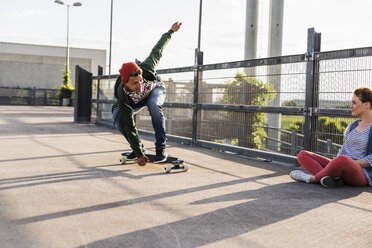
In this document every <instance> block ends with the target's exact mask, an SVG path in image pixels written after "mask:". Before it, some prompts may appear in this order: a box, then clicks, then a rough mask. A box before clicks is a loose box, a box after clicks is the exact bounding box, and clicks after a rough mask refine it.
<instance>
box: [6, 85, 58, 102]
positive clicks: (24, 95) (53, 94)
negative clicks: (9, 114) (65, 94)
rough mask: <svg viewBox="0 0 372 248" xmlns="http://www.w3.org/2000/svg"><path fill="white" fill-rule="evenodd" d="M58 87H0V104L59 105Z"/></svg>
mask: <svg viewBox="0 0 372 248" xmlns="http://www.w3.org/2000/svg"><path fill="white" fill-rule="evenodd" d="M58 91H59V90H58V89H38V88H12V87H0V104H4V105H59V99H58V97H57V92H58Z"/></svg>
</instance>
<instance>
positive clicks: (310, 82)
mask: <svg viewBox="0 0 372 248" xmlns="http://www.w3.org/2000/svg"><path fill="white" fill-rule="evenodd" d="M320 43H321V33H317V32H315V30H314V28H309V29H308V30H307V52H306V54H305V59H306V61H307V62H306V99H305V107H304V116H305V124H304V148H305V150H308V151H314V150H315V148H316V137H315V135H314V132H315V130H316V122H317V117H316V115H315V114H314V113H315V110H316V108H317V107H318V95H317V93H318V88H319V73H318V72H319V63H318V62H317V61H316V59H315V53H317V52H320Z"/></svg>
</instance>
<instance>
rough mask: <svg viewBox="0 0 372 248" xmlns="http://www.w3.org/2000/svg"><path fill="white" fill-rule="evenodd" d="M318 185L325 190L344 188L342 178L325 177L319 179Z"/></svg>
mask: <svg viewBox="0 0 372 248" xmlns="http://www.w3.org/2000/svg"><path fill="white" fill-rule="evenodd" d="M320 184H321V185H323V186H324V187H326V188H337V187H342V186H344V180H343V179H342V178H335V177H331V176H325V177H322V179H320Z"/></svg>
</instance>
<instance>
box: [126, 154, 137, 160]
mask: <svg viewBox="0 0 372 248" xmlns="http://www.w3.org/2000/svg"><path fill="white" fill-rule="evenodd" d="M136 158H137V156H136V154H135V153H134V152H132V153H131V154H129V155H128V156H127V160H134V159H136Z"/></svg>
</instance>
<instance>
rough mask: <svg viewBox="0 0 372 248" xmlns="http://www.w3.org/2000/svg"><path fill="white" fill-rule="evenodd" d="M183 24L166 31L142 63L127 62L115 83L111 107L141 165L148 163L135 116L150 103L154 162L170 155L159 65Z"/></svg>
mask: <svg viewBox="0 0 372 248" xmlns="http://www.w3.org/2000/svg"><path fill="white" fill-rule="evenodd" d="M181 25H182V23H181V22H176V23H174V24H173V25H172V27H171V28H170V30H169V31H168V32H166V33H164V34H163V35H162V36H161V38H160V40H159V41H158V42H157V43H156V45H155V46H154V48H153V49H152V51H151V53H150V55H149V56H148V57H147V58H146V59H145V61H143V62H138V61H137V63H138V64H137V63H134V62H129V63H124V64H123V65H122V67H121V69H120V70H119V72H120V76H119V77H118V78H117V80H116V83H115V97H116V99H117V101H116V103H115V104H114V105H113V106H112V118H113V120H114V125H115V126H116V127H117V129H118V130H119V131H120V132H121V134H123V136H124V137H125V138H126V140H127V141H128V143H129V144H130V146H131V148H132V150H133V151H132V153H131V155H130V156H128V159H135V158H137V162H138V164H139V165H141V166H144V165H146V163H147V162H148V158H147V157H146V156H145V151H144V148H143V145H142V144H141V140H140V138H139V136H138V131H137V128H136V123H135V121H134V115H135V114H136V113H138V112H139V111H140V110H141V109H143V108H144V107H145V106H147V108H148V110H149V113H150V116H151V120H152V125H153V128H154V131H155V139H156V142H155V146H156V158H155V160H154V162H158V163H159V162H163V161H165V160H166V159H167V157H168V154H167V152H166V150H165V146H166V134H165V121H164V114H163V110H162V105H163V103H164V100H165V94H166V92H165V87H164V83H163V82H162V81H160V80H159V77H158V76H157V74H156V68H157V66H158V63H159V60H160V58H161V57H162V52H163V49H164V47H165V46H166V45H167V43H168V42H169V40H170V39H171V36H172V34H173V33H174V32H177V31H178V30H179V29H180V27H181Z"/></svg>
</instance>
